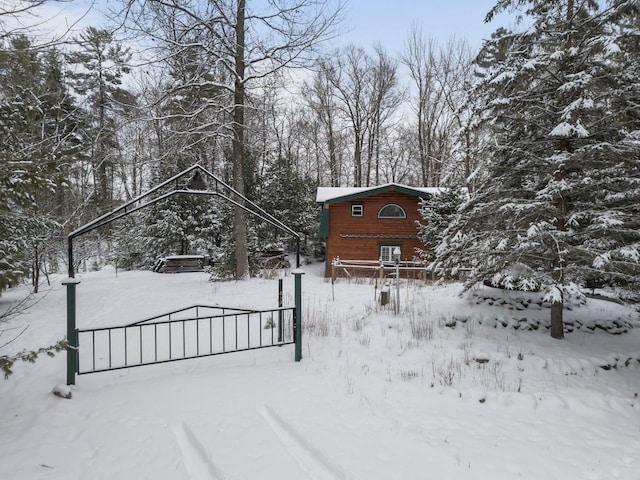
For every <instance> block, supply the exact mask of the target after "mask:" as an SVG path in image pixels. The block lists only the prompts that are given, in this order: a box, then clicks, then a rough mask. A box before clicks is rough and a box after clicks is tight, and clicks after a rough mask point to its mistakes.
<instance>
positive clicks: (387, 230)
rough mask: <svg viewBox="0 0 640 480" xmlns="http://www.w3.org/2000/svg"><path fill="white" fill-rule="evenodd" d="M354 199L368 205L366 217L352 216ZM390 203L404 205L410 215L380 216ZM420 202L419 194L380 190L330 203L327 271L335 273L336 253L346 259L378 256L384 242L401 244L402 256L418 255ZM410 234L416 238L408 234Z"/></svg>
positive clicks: (375, 257)
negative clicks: (398, 216) (363, 236)
mask: <svg viewBox="0 0 640 480" xmlns="http://www.w3.org/2000/svg"><path fill="white" fill-rule="evenodd" d="M353 203H360V204H362V205H363V206H364V215H363V216H362V217H352V216H351V204H353ZM388 203H395V204H397V205H400V206H401V207H402V208H403V209H404V211H405V212H406V214H407V218H406V219H385V218H378V211H379V210H380V209H381V208H382V207H383V206H384V205H386V204H388ZM418 206H419V198H417V197H413V196H410V195H405V194H403V193H397V192H386V193H380V194H377V195H371V196H368V197H363V198H360V199H358V200H354V201H349V202H343V203H335V204H331V205H329V237H328V238H327V257H326V258H327V267H326V275H327V276H329V275H330V274H331V261H332V260H333V259H334V258H336V257H340V258H341V259H344V260H378V259H379V256H380V244H399V245H401V246H402V260H411V259H412V258H413V257H414V256H415V249H416V248H417V247H421V243H420V241H419V240H418V238H417V235H418V229H417V226H416V221H417V220H419V218H420V216H419V214H418ZM325 207H326V206H325ZM341 235H342V236H341ZM344 235H384V236H385V238H352V237H344ZM409 236H411V237H412V238H405V237H409Z"/></svg>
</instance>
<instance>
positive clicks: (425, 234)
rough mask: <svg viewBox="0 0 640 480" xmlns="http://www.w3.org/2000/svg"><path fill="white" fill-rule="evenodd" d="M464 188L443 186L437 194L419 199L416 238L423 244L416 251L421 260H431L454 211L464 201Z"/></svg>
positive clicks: (452, 217)
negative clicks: (421, 247)
mask: <svg viewBox="0 0 640 480" xmlns="http://www.w3.org/2000/svg"><path fill="white" fill-rule="evenodd" d="M464 195H465V193H464V190H462V189H460V188H457V187H452V188H443V189H442V191H441V192H440V193H438V194H434V195H431V196H429V197H427V198H423V199H420V209H419V213H420V218H421V219H422V221H421V222H418V238H419V239H420V241H421V242H422V243H423V244H424V245H425V248H424V249H420V250H419V251H418V252H417V253H418V255H419V256H420V258H421V259H422V260H425V261H427V262H433V260H434V259H435V258H436V248H437V247H438V245H440V243H442V240H443V238H444V232H445V230H446V229H447V227H448V226H449V223H450V222H451V221H452V220H453V219H454V216H455V214H456V212H457V211H458V208H459V207H460V205H462V202H463V201H464Z"/></svg>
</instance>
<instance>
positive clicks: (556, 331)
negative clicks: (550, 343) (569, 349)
mask: <svg viewBox="0 0 640 480" xmlns="http://www.w3.org/2000/svg"><path fill="white" fill-rule="evenodd" d="M563 307H564V302H562V301H561V302H554V303H552V304H551V337H552V338H558V339H563V338H564V321H563V320H562V310H563Z"/></svg>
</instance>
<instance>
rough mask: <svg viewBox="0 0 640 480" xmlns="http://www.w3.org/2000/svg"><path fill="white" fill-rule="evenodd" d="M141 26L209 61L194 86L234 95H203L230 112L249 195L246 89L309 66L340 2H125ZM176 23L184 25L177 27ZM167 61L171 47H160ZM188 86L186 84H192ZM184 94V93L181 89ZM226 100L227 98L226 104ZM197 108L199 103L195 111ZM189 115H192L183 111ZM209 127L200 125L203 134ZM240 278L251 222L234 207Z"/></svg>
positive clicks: (238, 166)
mask: <svg viewBox="0 0 640 480" xmlns="http://www.w3.org/2000/svg"><path fill="white" fill-rule="evenodd" d="M126 8H127V10H128V12H129V14H130V15H129V18H132V19H135V21H136V22H135V25H133V26H134V27H135V28H137V29H138V30H140V31H141V32H143V33H144V34H145V35H146V36H147V37H148V38H150V39H153V40H154V41H156V42H159V44H160V45H161V46H167V45H169V46H171V47H172V48H171V52H173V53H172V55H184V54H185V53H189V52H193V51H195V52H197V53H198V54H199V55H201V56H202V58H204V59H207V61H206V62H205V63H201V62H199V63H197V64H196V65H195V66H196V68H195V73H196V74H194V75H191V78H190V79H189V83H188V85H189V86H196V85H197V86H200V87H202V86H205V85H209V86H212V87H215V88H216V89H219V90H220V91H223V92H224V91H226V92H228V94H229V96H230V97H231V100H230V101H229V100H228V98H229V97H228V96H222V97H220V96H219V97H216V98H215V99H207V98H205V99H203V104H206V105H207V106H208V107H210V106H211V102H213V103H214V105H215V106H217V107H218V108H219V110H220V111H221V112H223V113H224V114H226V121H225V122H223V124H222V126H221V128H217V129H216V134H217V135H226V136H227V138H229V139H230V141H231V145H232V159H233V186H234V188H235V189H236V190H237V191H238V192H239V193H241V194H242V193H243V190H244V178H243V166H244V162H245V152H244V148H245V129H246V126H245V118H244V113H245V101H246V95H247V89H248V88H250V87H251V85H252V83H253V82H254V81H255V80H258V79H260V78H264V77H268V76H270V75H272V74H274V73H275V72H277V71H279V70H281V69H284V68H290V67H296V66H300V65H304V64H306V63H307V62H308V61H309V60H310V58H311V54H312V53H313V50H314V49H315V47H317V45H318V44H319V43H320V42H322V41H323V40H325V39H327V38H329V37H331V36H333V35H334V34H335V33H336V28H337V26H338V25H339V21H340V19H341V14H342V10H343V2H342V1H341V0H278V1H272V2H268V3H261V2H257V1H255V2H253V1H246V0H209V1H204V0H201V1H199V0H195V1H188V0H150V1H147V2H140V3H139V2H136V1H134V0H130V1H128V2H127V3H126ZM166 13H170V14H171V18H173V19H175V23H174V24H173V25H172V30H173V31H175V32H176V35H172V36H171V37H168V36H159V35H158V31H157V29H156V27H157V25H159V24H162V23H163V22H165V21H166V17H165V15H164V14H166ZM176 26H177V27H178V28H176ZM158 52H159V54H160V57H159V58H163V55H164V54H165V52H166V50H165V49H159V50H158ZM188 85H183V86H182V87H183V88H184V87H187V86H188ZM176 93H177V94H179V92H176ZM225 99H227V100H226V101H225ZM198 108H199V107H198V106H194V109H193V110H197V109H198ZM185 115H189V112H185ZM206 130H207V129H202V128H201V129H200V132H202V133H205V132H206ZM235 216H236V220H235V227H234V229H235V244H236V254H235V257H236V276H237V278H246V277H247V276H248V275H249V269H248V260H247V238H246V219H245V218H244V211H243V210H242V209H241V208H236V212H235Z"/></svg>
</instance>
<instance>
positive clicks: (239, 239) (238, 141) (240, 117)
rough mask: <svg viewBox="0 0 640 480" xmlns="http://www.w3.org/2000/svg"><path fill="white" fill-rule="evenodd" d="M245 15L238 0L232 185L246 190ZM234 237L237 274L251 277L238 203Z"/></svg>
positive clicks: (245, 229)
mask: <svg viewBox="0 0 640 480" xmlns="http://www.w3.org/2000/svg"><path fill="white" fill-rule="evenodd" d="M244 15H245V0H238V9H237V16H236V25H235V34H236V53H235V74H236V75H235V83H234V95H233V96H234V105H233V188H234V189H235V190H237V191H238V193H241V194H244V175H243V166H244V97H245V95H244V93H245V92H244V88H245V86H244V70H245V63H244V62H245V60H244V46H245V45H244ZM237 201H238V202H240V199H239V198H238V199H237ZM233 227H234V237H235V243H236V252H235V257H236V278H237V279H239V280H244V279H247V278H249V258H248V255H247V219H246V217H245V212H244V210H243V209H242V208H240V207H239V206H236V207H235V218H234V224H233Z"/></svg>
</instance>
